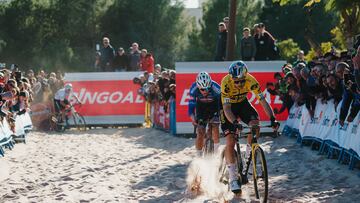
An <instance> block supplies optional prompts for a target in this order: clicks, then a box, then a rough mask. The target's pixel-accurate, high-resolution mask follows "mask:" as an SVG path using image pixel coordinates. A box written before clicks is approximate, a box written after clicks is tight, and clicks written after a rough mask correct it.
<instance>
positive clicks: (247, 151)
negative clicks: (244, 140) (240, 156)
mask: <svg viewBox="0 0 360 203" xmlns="http://www.w3.org/2000/svg"><path fill="white" fill-rule="evenodd" d="M250 153H251V145H250V144H246V156H245V157H246V159H247V158H249V156H250Z"/></svg>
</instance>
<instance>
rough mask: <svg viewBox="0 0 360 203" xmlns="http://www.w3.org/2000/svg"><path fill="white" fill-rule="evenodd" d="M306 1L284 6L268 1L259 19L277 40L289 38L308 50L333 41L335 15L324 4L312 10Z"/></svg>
mask: <svg viewBox="0 0 360 203" xmlns="http://www.w3.org/2000/svg"><path fill="white" fill-rule="evenodd" d="M306 2H307V0H297V1H291V3H288V4H285V5H283V6H281V5H280V4H279V3H274V2H273V1H272V0H265V6H264V7H263V10H262V13H261V15H260V20H261V21H262V22H264V23H265V25H266V29H267V30H269V31H270V32H271V33H272V34H273V35H274V37H275V38H276V39H278V40H280V41H281V40H284V39H288V38H289V37H290V38H292V39H293V40H294V41H295V42H297V43H298V44H299V46H300V48H301V49H303V50H305V51H306V50H309V49H310V48H311V47H316V46H317V45H318V44H319V42H324V41H330V40H331V34H330V31H331V29H332V28H333V27H334V26H335V25H336V16H335V15H334V14H332V13H327V12H325V10H324V9H323V6H324V5H323V3H319V4H316V6H314V7H312V8H311V9H309V8H306V7H304V4H305V3H306Z"/></svg>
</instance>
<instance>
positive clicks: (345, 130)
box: [286, 100, 360, 154]
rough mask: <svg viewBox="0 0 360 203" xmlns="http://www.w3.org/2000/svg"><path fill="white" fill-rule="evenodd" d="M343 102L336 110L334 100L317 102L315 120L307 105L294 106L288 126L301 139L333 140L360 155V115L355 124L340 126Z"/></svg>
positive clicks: (346, 123)
mask: <svg viewBox="0 0 360 203" xmlns="http://www.w3.org/2000/svg"><path fill="white" fill-rule="evenodd" d="M340 108H341V102H340V103H339V104H338V106H337V107H336V109H335V105H334V102H333V101H332V100H330V101H328V102H327V103H324V104H323V103H322V102H321V100H317V103H316V108H315V113H314V118H312V119H311V118H310V115H309V112H308V110H307V108H306V107H305V105H302V106H301V107H299V106H295V105H294V106H293V107H292V108H291V109H290V112H289V118H288V119H287V121H286V125H287V126H288V127H291V128H293V129H296V130H298V131H299V133H300V136H301V137H313V138H319V139H321V140H331V141H333V142H335V143H336V144H338V145H339V146H340V147H343V148H344V149H348V150H349V149H352V150H354V151H355V152H357V153H358V154H360V130H359V125H360V113H359V114H358V115H357V116H356V118H355V119H354V121H353V122H351V123H348V122H345V124H344V126H343V127H341V126H340V124H339V120H338V117H339V112H340Z"/></svg>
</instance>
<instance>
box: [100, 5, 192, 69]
mask: <svg viewBox="0 0 360 203" xmlns="http://www.w3.org/2000/svg"><path fill="white" fill-rule="evenodd" d="M171 2H172V1H171V0H153V1H143V0H117V1H115V2H114V3H113V4H112V5H111V6H110V7H109V9H108V10H107V11H106V13H104V15H103V16H102V17H101V18H100V30H101V34H102V36H109V37H110V39H111V43H112V44H113V45H115V46H124V48H125V50H126V48H128V46H130V45H131V43H133V42H138V43H139V45H140V47H141V48H146V49H147V50H148V51H150V52H151V53H153V54H154V56H155V60H156V61H157V62H159V63H161V64H162V65H164V66H165V67H173V65H174V62H175V61H176V60H178V57H179V56H180V52H181V50H182V49H183V46H184V37H183V36H184V33H185V31H186V29H187V28H186V23H185V19H184V18H183V16H182V13H183V10H184V7H183V5H182V4H180V3H179V2H177V1H176V2H175V3H174V4H172V3H171ZM102 36H98V39H100V38H101V37H102Z"/></svg>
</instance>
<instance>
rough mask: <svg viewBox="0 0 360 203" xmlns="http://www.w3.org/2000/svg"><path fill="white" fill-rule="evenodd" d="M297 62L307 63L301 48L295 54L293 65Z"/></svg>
mask: <svg viewBox="0 0 360 203" xmlns="http://www.w3.org/2000/svg"><path fill="white" fill-rule="evenodd" d="M299 63H304V64H305V65H306V64H307V63H306V61H305V54H304V51H303V50H300V51H299V52H298V54H297V60H296V61H295V62H294V64H293V66H294V67H295V66H297V65H298V64H299Z"/></svg>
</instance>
